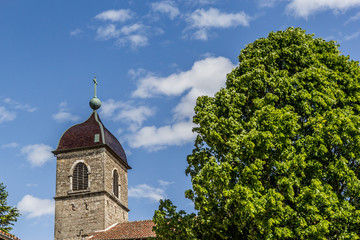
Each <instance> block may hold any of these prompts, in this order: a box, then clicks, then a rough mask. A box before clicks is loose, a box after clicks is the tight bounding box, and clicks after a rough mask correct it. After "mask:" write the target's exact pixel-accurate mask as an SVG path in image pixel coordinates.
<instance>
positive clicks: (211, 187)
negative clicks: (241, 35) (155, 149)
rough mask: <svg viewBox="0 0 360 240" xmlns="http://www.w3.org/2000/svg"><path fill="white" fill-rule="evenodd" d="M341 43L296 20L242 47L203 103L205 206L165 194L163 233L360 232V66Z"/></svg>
mask: <svg viewBox="0 0 360 240" xmlns="http://www.w3.org/2000/svg"><path fill="white" fill-rule="evenodd" d="M338 47H339V45H337V44H336V43H335V42H334V41H329V42H327V41H325V40H323V39H321V38H314V37H313V35H309V34H306V33H305V31H304V30H301V29H299V28H295V29H294V28H289V29H287V30H286V31H279V32H271V33H270V34H269V36H268V37H267V38H261V39H258V40H256V41H255V42H254V43H251V44H249V45H247V46H246V48H245V49H243V50H242V51H241V53H240V56H239V65H238V67H237V68H236V69H234V70H233V71H232V72H231V73H229V74H228V75H227V81H226V88H223V89H220V91H219V92H218V93H217V94H216V95H215V97H209V96H202V97H199V98H198V100H197V105H196V107H195V113H196V114H195V116H194V122H195V123H196V124H198V127H196V128H194V131H195V132H196V133H197V134H198V135H197V138H196V141H195V148H194V150H193V152H192V154H191V155H189V156H188V159H187V160H188V163H189V166H188V168H187V170H186V174H188V175H190V176H191V179H192V185H193V189H192V190H188V191H187V192H186V193H185V195H186V197H187V198H189V199H191V200H192V201H193V202H194V205H195V209H196V211H197V216H196V217H195V215H194V214H192V215H187V214H185V213H184V212H179V213H177V212H176V211H175V209H176V208H175V207H174V206H173V205H172V203H171V202H170V201H169V200H166V201H162V202H161V204H160V207H159V210H157V211H156V212H155V215H154V221H155V223H156V224H157V226H156V227H155V231H156V233H157V235H158V238H159V239H359V238H360V161H359V159H360V116H359V112H360V67H359V63H358V62H356V61H352V60H350V59H349V57H347V56H343V55H341V53H340V51H339V50H338ZM169 226H170V227H169ZM172 233H176V234H175V235H171V234H172ZM171 236H172V237H171ZM188 236H190V237H188Z"/></svg>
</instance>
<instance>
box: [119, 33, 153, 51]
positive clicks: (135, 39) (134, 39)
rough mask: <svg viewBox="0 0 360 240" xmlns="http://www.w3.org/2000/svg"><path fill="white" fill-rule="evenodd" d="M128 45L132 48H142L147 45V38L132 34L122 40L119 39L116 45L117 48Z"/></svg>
mask: <svg viewBox="0 0 360 240" xmlns="http://www.w3.org/2000/svg"><path fill="white" fill-rule="evenodd" d="M128 43H129V44H130V46H131V47H132V48H137V47H144V46H147V45H149V38H148V37H146V36H145V35H142V34H133V35H129V36H126V37H123V38H119V39H118V41H117V44H118V45H119V46H125V45H126V44H128Z"/></svg>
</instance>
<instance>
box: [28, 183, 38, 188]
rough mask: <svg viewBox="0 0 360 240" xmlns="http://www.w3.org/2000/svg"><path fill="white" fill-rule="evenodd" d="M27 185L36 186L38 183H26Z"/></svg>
mask: <svg viewBox="0 0 360 240" xmlns="http://www.w3.org/2000/svg"><path fill="white" fill-rule="evenodd" d="M26 186H27V187H37V186H38V185H37V184H36V183H27V184H26Z"/></svg>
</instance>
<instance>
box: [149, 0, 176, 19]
mask: <svg viewBox="0 0 360 240" xmlns="http://www.w3.org/2000/svg"><path fill="white" fill-rule="evenodd" d="M151 7H152V9H153V10H154V11H156V12H161V13H164V14H167V15H169V18H170V19H171V20H172V19H174V18H175V17H177V16H178V15H179V14H180V12H179V9H178V8H177V7H176V6H175V3H174V2H173V1H162V2H155V3H153V4H152V5H151Z"/></svg>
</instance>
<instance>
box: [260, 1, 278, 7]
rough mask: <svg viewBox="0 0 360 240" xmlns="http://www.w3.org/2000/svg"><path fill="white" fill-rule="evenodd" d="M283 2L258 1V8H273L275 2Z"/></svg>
mask: <svg viewBox="0 0 360 240" xmlns="http://www.w3.org/2000/svg"><path fill="white" fill-rule="evenodd" d="M279 1H284V0H258V4H259V7H273V6H274V5H275V3H276V2H279Z"/></svg>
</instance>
